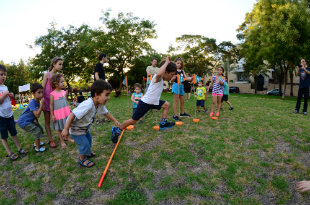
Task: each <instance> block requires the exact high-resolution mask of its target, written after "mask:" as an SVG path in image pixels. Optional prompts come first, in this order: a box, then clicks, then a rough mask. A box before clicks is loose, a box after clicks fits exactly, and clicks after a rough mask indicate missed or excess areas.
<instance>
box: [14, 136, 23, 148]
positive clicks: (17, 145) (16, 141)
mask: <svg viewBox="0 0 310 205" xmlns="http://www.w3.org/2000/svg"><path fill="white" fill-rule="evenodd" d="M12 139H13V142H14V143H15V145H16V147H17V149H18V150H20V148H21V147H20V143H19V140H18V138H17V136H16V135H15V136H12Z"/></svg>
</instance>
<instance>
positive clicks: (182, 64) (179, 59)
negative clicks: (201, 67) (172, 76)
mask: <svg viewBox="0 0 310 205" xmlns="http://www.w3.org/2000/svg"><path fill="white" fill-rule="evenodd" d="M178 61H181V69H183V68H184V62H183V60H182V58H180V57H177V58H176V59H175V60H174V63H176V62H178Z"/></svg>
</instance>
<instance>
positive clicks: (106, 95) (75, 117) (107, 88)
mask: <svg viewBox="0 0 310 205" xmlns="http://www.w3.org/2000/svg"><path fill="white" fill-rule="evenodd" d="M111 91H112V87H111V85H110V84H109V83H108V82H106V81H104V80H97V81H95V82H94V83H93V85H92V86H91V97H90V98H88V99H87V100H85V101H83V102H82V103H81V104H80V105H79V106H78V107H77V108H75V109H74V110H73V111H72V113H71V115H70V116H69V117H68V119H67V123H66V125H65V128H64V129H63V131H62V136H63V137H67V136H69V133H70V135H71V136H72V138H73V140H74V141H75V142H76V143H77V144H78V146H79V154H80V157H79V164H80V165H81V166H82V167H92V166H94V165H95V164H94V163H93V162H92V161H90V160H89V159H88V158H90V157H93V156H95V153H93V152H91V146H92V136H91V134H90V132H89V128H90V126H91V124H92V123H93V121H94V119H95V116H96V113H97V112H98V113H99V114H101V115H106V117H107V118H108V119H110V120H112V121H113V122H114V123H115V126H119V125H120V123H119V122H118V121H117V120H116V119H115V118H114V117H113V115H112V114H111V113H109V112H108V110H107V109H106V107H105V104H106V103H107V101H108V100H109V99H110V94H111Z"/></svg>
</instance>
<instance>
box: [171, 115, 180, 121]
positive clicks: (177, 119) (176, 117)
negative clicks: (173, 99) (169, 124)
mask: <svg viewBox="0 0 310 205" xmlns="http://www.w3.org/2000/svg"><path fill="white" fill-rule="evenodd" d="M172 118H173V119H174V120H175V121H181V119H180V118H179V116H177V115H173V117H172Z"/></svg>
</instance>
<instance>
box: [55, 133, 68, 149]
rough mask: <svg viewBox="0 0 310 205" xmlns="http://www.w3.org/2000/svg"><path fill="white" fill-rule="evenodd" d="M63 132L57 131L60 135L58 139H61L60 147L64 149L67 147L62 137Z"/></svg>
mask: <svg viewBox="0 0 310 205" xmlns="http://www.w3.org/2000/svg"><path fill="white" fill-rule="evenodd" d="M61 132H62V130H57V134H58V137H59V141H60V145H61V147H62V148H64V147H66V146H67V145H66V143H65V140H64V139H63V137H62V135H61Z"/></svg>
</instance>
